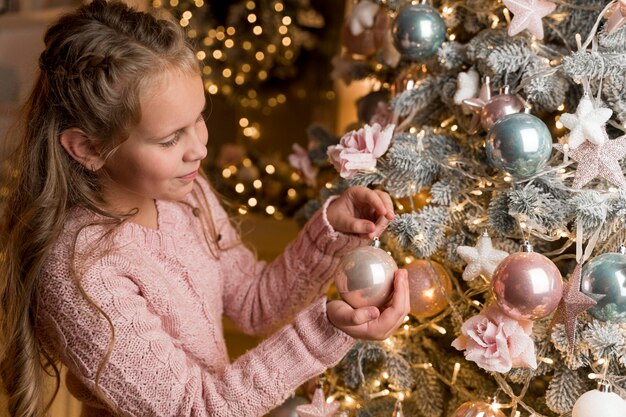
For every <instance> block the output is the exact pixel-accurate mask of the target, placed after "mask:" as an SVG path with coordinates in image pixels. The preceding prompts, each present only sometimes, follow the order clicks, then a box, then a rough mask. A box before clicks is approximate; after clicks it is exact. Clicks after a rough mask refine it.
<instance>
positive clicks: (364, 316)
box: [352, 307, 380, 325]
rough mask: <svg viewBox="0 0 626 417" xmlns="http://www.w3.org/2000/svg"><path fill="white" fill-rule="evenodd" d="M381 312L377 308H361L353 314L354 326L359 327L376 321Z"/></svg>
mask: <svg viewBox="0 0 626 417" xmlns="http://www.w3.org/2000/svg"><path fill="white" fill-rule="evenodd" d="M378 316H380V311H379V310H378V309H377V308H376V307H361V308H357V309H356V310H354V311H353V312H352V324H353V325H359V324H363V323H367V322H368V321H372V320H376V319H377V318H378Z"/></svg>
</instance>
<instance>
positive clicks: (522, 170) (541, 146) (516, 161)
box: [485, 113, 552, 178]
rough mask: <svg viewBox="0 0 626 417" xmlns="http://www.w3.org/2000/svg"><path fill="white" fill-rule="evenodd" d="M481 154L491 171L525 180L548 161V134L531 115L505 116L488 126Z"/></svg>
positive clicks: (516, 114)
mask: <svg viewBox="0 0 626 417" xmlns="http://www.w3.org/2000/svg"><path fill="white" fill-rule="evenodd" d="M485 152H486V153H487V159H488V160H489V163H490V164H491V165H492V166H493V167H494V168H497V169H500V170H503V171H506V172H508V173H509V174H511V175H512V176H514V177H522V178H524V177H529V176H532V175H535V174H536V173H537V172H538V171H539V170H540V169H541V168H543V166H544V165H545V164H546V163H547V162H548V160H549V159H550V155H551V154H552V135H550V131H549V130H548V127H547V126H546V124H545V123H544V122H543V121H542V120H541V119H539V118H538V117H535V116H533V115H532V114H528V113H515V114H509V115H507V116H504V117H503V118H501V119H500V120H498V121H497V122H496V123H494V125H493V126H491V129H490V130H489V134H488V135H487V140H486V146H485Z"/></svg>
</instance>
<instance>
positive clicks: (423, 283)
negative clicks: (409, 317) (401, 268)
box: [405, 259, 452, 318]
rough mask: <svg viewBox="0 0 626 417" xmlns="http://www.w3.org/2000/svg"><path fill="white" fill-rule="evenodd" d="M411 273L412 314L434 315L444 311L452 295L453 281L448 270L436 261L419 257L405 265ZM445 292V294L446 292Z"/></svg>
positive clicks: (416, 315) (419, 315)
mask: <svg viewBox="0 0 626 417" xmlns="http://www.w3.org/2000/svg"><path fill="white" fill-rule="evenodd" d="M405 268H406V270H407V272H408V273H409V297H410V299H411V314H413V315H414V316H415V317H420V318H425V317H432V316H434V315H435V314H437V313H439V312H441V311H443V310H444V309H445V308H446V306H447V305H448V299H447V298H446V294H447V296H448V297H450V296H451V295H452V281H451V280H450V275H449V274H448V271H446V269H445V268H444V267H443V266H441V265H440V264H438V263H437V262H434V261H429V260H426V259H418V260H415V261H413V262H411V263H410V264H408V265H406V266H405ZM444 292H445V294H444Z"/></svg>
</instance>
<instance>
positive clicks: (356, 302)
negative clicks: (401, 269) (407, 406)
mask: <svg viewBox="0 0 626 417" xmlns="http://www.w3.org/2000/svg"><path fill="white" fill-rule="evenodd" d="M397 269H398V266H397V265H396V262H395V261H394V260H393V258H392V257H391V256H389V254H388V253H387V252H385V251H384V250H382V249H379V248H376V247H373V246H362V247H359V248H357V249H355V250H353V251H351V252H349V253H348V254H346V255H345V256H344V257H343V259H342V260H341V262H340V264H339V268H338V269H337V272H336V274H335V285H336V286H337V291H338V292H339V295H341V298H343V300H344V301H345V302H346V303H348V304H350V305H351V306H352V307H354V308H359V307H365V306H376V307H383V306H385V305H386V304H387V302H388V301H389V299H390V298H391V294H392V293H393V277H394V273H395V272H396V270H397Z"/></svg>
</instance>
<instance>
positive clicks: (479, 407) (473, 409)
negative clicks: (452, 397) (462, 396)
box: [452, 401, 506, 417]
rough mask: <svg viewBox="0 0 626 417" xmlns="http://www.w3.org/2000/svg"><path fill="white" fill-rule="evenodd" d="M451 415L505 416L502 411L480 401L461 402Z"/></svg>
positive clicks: (456, 416) (472, 416) (476, 416)
mask: <svg viewBox="0 0 626 417" xmlns="http://www.w3.org/2000/svg"><path fill="white" fill-rule="evenodd" d="M452 417H506V416H505V415H504V414H503V413H502V411H500V410H498V409H497V408H493V407H492V406H491V405H490V404H487V403H484V402H482V401H468V402H466V403H463V404H462V405H461V406H460V407H459V409H458V410H456V411H455V412H454V414H452Z"/></svg>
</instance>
